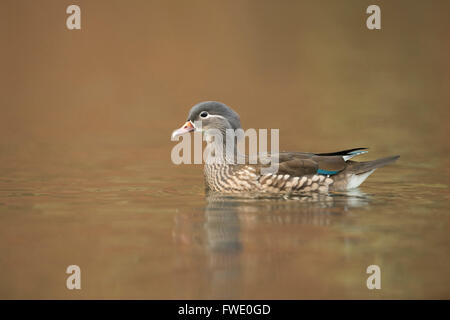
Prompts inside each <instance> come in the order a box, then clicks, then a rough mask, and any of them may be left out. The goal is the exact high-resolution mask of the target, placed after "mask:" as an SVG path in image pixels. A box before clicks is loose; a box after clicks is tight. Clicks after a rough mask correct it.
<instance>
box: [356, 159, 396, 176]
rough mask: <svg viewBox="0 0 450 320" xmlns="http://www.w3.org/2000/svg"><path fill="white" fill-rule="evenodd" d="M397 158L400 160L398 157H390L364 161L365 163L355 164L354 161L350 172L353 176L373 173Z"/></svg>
mask: <svg viewBox="0 0 450 320" xmlns="http://www.w3.org/2000/svg"><path fill="white" fill-rule="evenodd" d="M398 158H400V156H391V157H386V158H381V159H377V160H373V161H365V162H356V161H355V162H353V165H352V167H351V168H352V169H351V170H352V172H353V173H354V174H363V173H366V172H368V171H373V170H375V169H377V168H381V167H384V166H385V165H387V164H389V163H391V162H394V161H395V160H397V159H398Z"/></svg>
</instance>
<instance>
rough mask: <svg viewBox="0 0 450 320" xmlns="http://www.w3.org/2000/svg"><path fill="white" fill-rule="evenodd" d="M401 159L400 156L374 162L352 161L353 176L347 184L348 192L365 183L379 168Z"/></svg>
mask: <svg viewBox="0 0 450 320" xmlns="http://www.w3.org/2000/svg"><path fill="white" fill-rule="evenodd" d="M398 158H400V156H392V157H386V158H382V159H377V160H373V161H365V162H356V161H352V166H351V167H350V168H351V169H350V170H351V171H350V172H351V173H352V174H351V175H350V178H349V180H348V183H347V190H349V189H353V188H357V187H359V185H361V183H363V182H364V181H365V180H366V179H367V178H368V177H369V176H370V175H371V174H372V173H373V172H374V171H375V169H377V168H381V167H384V166H385V165H387V164H389V163H391V162H394V161H395V160H397V159H398Z"/></svg>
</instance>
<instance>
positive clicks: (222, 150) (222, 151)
mask: <svg viewBox="0 0 450 320" xmlns="http://www.w3.org/2000/svg"><path fill="white" fill-rule="evenodd" d="M227 139H228V140H227ZM205 140H206V142H207V146H206V150H205V153H206V154H205V162H206V164H226V165H233V164H237V163H238V159H239V157H242V155H239V153H238V148H237V142H236V137H228V138H227V136H226V135H225V134H223V135H222V139H220V138H219V139H216V137H215V136H209V135H206V136H205Z"/></svg>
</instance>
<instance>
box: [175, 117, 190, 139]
mask: <svg viewBox="0 0 450 320" xmlns="http://www.w3.org/2000/svg"><path fill="white" fill-rule="evenodd" d="M194 130H195V127H194V125H193V124H192V122H191V121H187V122H186V123H185V124H184V125H183V126H182V127H181V128H180V129H177V130H175V131H174V132H172V140H173V139H175V138H176V137H178V136H181V135H183V134H185V133H188V132H191V131H194Z"/></svg>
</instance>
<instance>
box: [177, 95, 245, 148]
mask: <svg viewBox="0 0 450 320" xmlns="http://www.w3.org/2000/svg"><path fill="white" fill-rule="evenodd" d="M199 122H200V123H201V128H202V131H207V130H209V129H216V130H219V131H220V132H222V133H223V134H225V132H226V130H227V129H233V130H236V129H241V120H240V118H239V115H238V114H237V113H236V112H235V111H234V110H233V109H231V108H230V107H228V106H227V105H225V104H224V103H222V102H217V101H205V102H200V103H198V104H196V105H195V106H193V107H192V108H191V110H190V111H189V115H188V118H187V122H186V123H185V124H184V125H183V126H182V127H181V128H180V129H178V130H175V131H174V132H173V133H172V139H173V138H175V137H177V136H179V135H182V134H185V133H188V132H191V131H195V130H198V129H199V128H198V127H199V126H198V125H197V126H196V124H198V123H199Z"/></svg>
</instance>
